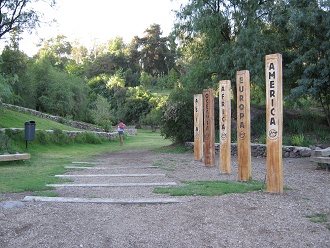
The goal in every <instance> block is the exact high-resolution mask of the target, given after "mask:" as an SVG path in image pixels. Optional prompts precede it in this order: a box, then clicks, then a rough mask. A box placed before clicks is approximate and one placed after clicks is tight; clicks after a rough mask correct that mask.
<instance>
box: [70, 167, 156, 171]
mask: <svg viewBox="0 0 330 248" xmlns="http://www.w3.org/2000/svg"><path fill="white" fill-rule="evenodd" d="M65 168H66V169H84V170H85V169H86V170H116V169H152V168H154V169H156V168H158V169H159V167H158V166H125V167H113V166H112V167H110V166H109V167H87V166H65Z"/></svg>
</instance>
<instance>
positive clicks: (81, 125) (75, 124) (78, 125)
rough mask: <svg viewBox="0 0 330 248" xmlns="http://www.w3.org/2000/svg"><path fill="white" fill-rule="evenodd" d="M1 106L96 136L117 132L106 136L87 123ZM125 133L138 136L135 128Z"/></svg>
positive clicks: (31, 110) (128, 129) (99, 129)
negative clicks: (90, 132) (91, 132)
mask: <svg viewBox="0 0 330 248" xmlns="http://www.w3.org/2000/svg"><path fill="white" fill-rule="evenodd" d="M0 105H2V106H3V107H5V108H8V109H11V110H16V111H19V112H23V113H27V114H30V115H34V116H38V117H40V118H44V119H49V120H52V121H55V122H58V123H61V124H63V125H67V126H71V127H75V128H79V129H83V130H87V131H93V132H96V133H95V134H96V135H102V136H109V137H110V136H112V135H114V134H112V133H115V132H116V131H115V130H116V128H115V127H113V131H112V132H109V134H105V133H107V132H104V130H103V129H101V128H98V127H95V126H91V125H89V124H87V123H83V122H78V121H71V120H66V119H64V118H62V117H60V116H56V115H50V114H45V113H42V112H39V111H37V110H34V109H29V108H24V107H20V106H16V105H12V104H8V103H3V102H1V101H0ZM22 125H23V123H22ZM36 125H38V124H37V123H36ZM65 132H71V133H74V132H73V131H65ZM78 132H79V131H78ZM103 133H104V134H103ZM125 133H126V134H127V135H136V134H137V130H136V128H135V127H133V126H127V127H126V129H125Z"/></svg>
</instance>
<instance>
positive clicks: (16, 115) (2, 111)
mask: <svg viewBox="0 0 330 248" xmlns="http://www.w3.org/2000/svg"><path fill="white" fill-rule="evenodd" d="M31 120H33V121H35V122H36V129H42V130H52V129H62V130H81V129H78V128H74V127H70V126H67V125H63V124H61V123H58V122H54V121H50V120H48V119H43V118H40V117H37V116H32V115H29V114H25V113H22V112H17V111H13V110H9V109H6V108H0V128H24V125H25V122H26V121H31Z"/></svg>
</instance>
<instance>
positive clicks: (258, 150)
mask: <svg viewBox="0 0 330 248" xmlns="http://www.w3.org/2000/svg"><path fill="white" fill-rule="evenodd" d="M185 146H186V147H187V148H189V149H194V142H186V143H185ZM219 148H220V146H219V143H215V153H216V154H219ZM315 149H317V148H315ZM282 150H283V157H284V158H298V157H310V156H311V154H312V151H313V149H311V148H308V147H298V146H282ZM231 154H232V155H236V156H237V144H236V143H232V144H231ZM251 156H252V157H266V156H267V154H266V145H265V144H251Z"/></svg>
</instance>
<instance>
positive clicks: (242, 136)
mask: <svg viewBox="0 0 330 248" xmlns="http://www.w3.org/2000/svg"><path fill="white" fill-rule="evenodd" d="M239 138H240V139H244V138H245V133H244V132H243V131H241V132H240V133H239Z"/></svg>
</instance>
